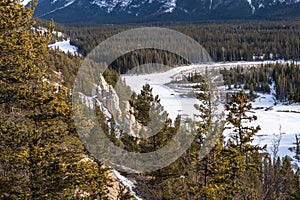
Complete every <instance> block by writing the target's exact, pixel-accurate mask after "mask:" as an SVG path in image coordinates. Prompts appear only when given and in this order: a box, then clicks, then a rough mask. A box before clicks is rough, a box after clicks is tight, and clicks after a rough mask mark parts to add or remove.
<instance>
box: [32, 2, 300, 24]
mask: <svg viewBox="0 0 300 200" xmlns="http://www.w3.org/2000/svg"><path fill="white" fill-rule="evenodd" d="M299 4H300V0H39V2H38V5H37V7H36V12H35V15H36V16H38V17H42V18H47V19H50V18H53V19H54V20H55V21H57V22H63V23H64V22H65V23H128V22H143V21H147V22H151V21H186V20H187V21H193V20H197V21H199V20H210V19H221V20H226V19H270V18H271V19H272V18H276V19H278V18H279V19H280V18H289V17H293V16H296V17H299V16H300V10H299V8H300V6H299ZM289 14H293V16H289Z"/></svg>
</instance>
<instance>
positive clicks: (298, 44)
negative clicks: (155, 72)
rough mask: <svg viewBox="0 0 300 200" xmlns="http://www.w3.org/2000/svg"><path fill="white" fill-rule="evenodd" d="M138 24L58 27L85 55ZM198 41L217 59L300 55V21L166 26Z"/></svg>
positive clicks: (276, 57)
mask: <svg viewBox="0 0 300 200" xmlns="http://www.w3.org/2000/svg"><path fill="white" fill-rule="evenodd" d="M136 27H138V26H136V25H102V26H66V27H59V28H58V30H60V31H62V32H64V33H66V34H67V35H69V36H70V37H71V43H72V44H73V45H75V46H77V47H78V48H79V53H81V54H82V55H84V56H86V55H87V54H88V53H89V52H90V51H91V50H92V49H93V48H95V47H96V46H97V45H98V44H100V43H101V42H102V41H104V40H105V39H107V38H108V37H111V36H113V35H115V34H117V33H119V32H122V31H124V30H128V29H132V28H136ZM165 27H167V28H171V29H174V30H177V31H179V32H181V33H184V34H186V35H188V36H190V37H192V38H193V39H195V40H196V41H197V42H199V43H200V44H201V45H202V46H203V47H204V48H205V49H206V50H207V52H208V53H209V54H210V55H211V57H212V59H213V60H214V61H240V60H245V61H252V60H264V59H271V60H274V59H293V60H296V59H299V52H300V39H299V38H300V22H299V21H279V22H235V23H219V24H218V23H203V24H198V25H192V24H191V25H177V26H165Z"/></svg>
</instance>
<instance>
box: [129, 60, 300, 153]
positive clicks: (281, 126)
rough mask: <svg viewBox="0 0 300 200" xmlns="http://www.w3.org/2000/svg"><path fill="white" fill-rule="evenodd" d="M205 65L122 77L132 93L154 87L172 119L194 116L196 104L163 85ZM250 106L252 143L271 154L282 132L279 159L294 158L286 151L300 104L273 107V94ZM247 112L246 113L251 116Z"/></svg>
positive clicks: (299, 130)
mask: <svg viewBox="0 0 300 200" xmlns="http://www.w3.org/2000/svg"><path fill="white" fill-rule="evenodd" d="M262 63H266V61H264V62H234V63H214V64H210V65H208V67H213V68H223V67H224V68H230V67H234V66H237V65H242V66H254V65H260V64H262ZM205 66H207V65H190V66H183V67H178V68H173V69H170V70H168V71H166V72H162V73H155V74H145V75H123V78H124V79H125V81H126V84H127V85H129V86H130V87H131V88H132V90H133V91H135V92H139V91H140V90H141V89H142V86H143V85H144V84H146V83H148V84H150V85H151V86H152V87H153V93H154V95H159V97H160V99H161V103H162V105H163V106H164V108H165V110H166V111H167V112H168V113H169V116H170V118H171V119H175V118H176V116H177V115H178V114H181V115H189V116H193V114H196V113H198V111H197V110H195V108H194V104H196V103H197V102H198V101H197V100H196V99H194V98H187V97H182V96H181V95H180V93H178V92H177V91H175V90H174V89H172V88H170V87H168V86H167V85H166V84H167V83H169V82H171V81H172V80H173V78H174V77H176V76H180V75H182V74H183V73H189V72H192V71H195V70H196V71H203V69H204V67H205ZM258 95H259V96H260V97H259V98H257V99H256V100H255V101H254V102H252V104H253V109H252V111H251V112H252V113H253V114H255V115H256V116H257V117H258V120H257V121H255V122H253V123H252V124H251V125H253V126H256V125H260V127H261V130H260V131H259V132H258V133H257V135H256V136H255V140H254V143H255V144H260V145H264V144H267V146H268V151H269V153H272V146H273V144H274V139H275V138H276V137H278V136H279V133H280V131H281V133H283V134H282V138H281V142H280V147H279V152H278V156H281V157H282V156H285V155H288V156H290V157H291V158H293V157H294V156H295V153H294V152H291V151H290V150H289V148H293V147H295V141H296V139H295V134H300V104H293V105H284V104H281V103H277V104H276V105H274V96H273V95H272V94H258ZM252 113H249V114H252Z"/></svg>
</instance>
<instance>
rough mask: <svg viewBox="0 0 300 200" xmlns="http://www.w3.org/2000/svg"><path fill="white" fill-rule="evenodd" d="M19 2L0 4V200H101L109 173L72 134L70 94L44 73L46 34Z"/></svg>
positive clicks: (48, 38) (28, 9) (30, 11)
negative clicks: (72, 199)
mask: <svg viewBox="0 0 300 200" xmlns="http://www.w3.org/2000/svg"><path fill="white" fill-rule="evenodd" d="M18 2H19V1H16V0H13V1H11V0H2V1H1V2H0V5H1V7H0V13H1V15H0V27H1V28H0V68H1V70H0V83H1V84H0V85H1V86H0V95H1V96H0V110H1V113H0V116H1V117H0V119H1V120H0V138H1V140H0V144H1V147H0V151H1V154H0V172H1V179H0V198H1V199H67V198H82V197H83V196H88V197H91V198H105V195H106V187H107V184H108V177H107V172H106V171H107V170H106V168H104V167H103V166H102V165H101V164H100V163H98V162H97V161H93V159H91V158H90V157H88V156H87V152H86V151H85V149H84V147H83V145H82V142H81V141H80V140H79V138H78V137H77V135H76V132H75V127H74V124H73V120H72V109H71V99H70V96H69V91H68V90H67V89H66V88H63V87H57V86H55V85H53V84H52V83H51V80H49V79H48V77H47V74H46V73H45V70H46V64H45V58H47V55H48V49H47V43H48V42H49V40H50V39H51V38H50V34H46V35H41V34H39V33H38V31H36V30H34V29H33V28H32V25H33V23H34V21H33V19H32V14H33V5H32V6H30V7H29V8H24V7H23V6H22V5H20V4H19V3H18ZM35 3H36V2H35ZM48 33H51V28H49V30H48Z"/></svg>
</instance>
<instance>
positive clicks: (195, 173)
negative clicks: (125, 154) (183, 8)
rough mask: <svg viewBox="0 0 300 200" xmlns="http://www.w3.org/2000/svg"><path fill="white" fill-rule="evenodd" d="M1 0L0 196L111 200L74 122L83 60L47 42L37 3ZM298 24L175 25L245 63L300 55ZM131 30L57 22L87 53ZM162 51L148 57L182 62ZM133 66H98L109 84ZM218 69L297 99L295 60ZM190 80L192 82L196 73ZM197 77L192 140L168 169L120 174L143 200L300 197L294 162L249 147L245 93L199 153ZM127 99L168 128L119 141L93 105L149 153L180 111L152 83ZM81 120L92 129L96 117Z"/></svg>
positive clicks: (132, 146) (202, 129) (202, 126)
mask: <svg viewBox="0 0 300 200" xmlns="http://www.w3.org/2000/svg"><path fill="white" fill-rule="evenodd" d="M0 5H1V6H0V13H1V15H0V199H30V200H31V199H32V200H36V199H110V198H111V197H110V191H111V190H110V188H111V184H112V181H111V177H110V175H109V173H110V169H109V166H104V165H103V164H101V163H100V162H99V161H98V160H96V159H94V158H93V157H92V156H91V155H90V154H89V152H87V150H86V148H85V147H84V146H83V143H82V141H81V140H80V139H79V137H78V135H77V132H76V129H75V125H74V122H73V115H72V101H71V98H72V96H71V92H70V90H71V89H72V88H71V87H72V86H73V83H74V80H75V76H76V73H77V71H78V68H79V66H80V62H81V61H82V60H83V58H81V57H78V56H72V55H68V54H64V53H62V52H60V51H58V50H49V49H48V48H47V45H48V44H49V43H50V41H51V34H48V33H51V31H52V30H53V24H52V23H50V24H49V23H47V26H48V30H49V31H48V33H46V34H40V33H39V32H36V31H35V30H34V29H32V27H33V25H34V22H35V20H34V19H33V18H32V14H33V10H34V6H32V7H29V8H26V9H25V8H23V6H21V5H20V4H19V3H18V1H17V0H0ZM299 25H300V24H299V23H298V22H264V23H262V22H255V23H246V24H241V23H240V24H239V23H238V24H231V25H228V24H226V25H222V24H221V25H217V24H203V25H191V26H177V27H171V28H174V29H178V30H182V32H184V33H186V34H188V33H189V35H191V36H192V37H193V38H195V39H196V40H198V41H199V42H200V43H203V45H204V46H205V45H207V46H205V47H206V48H207V49H208V51H209V53H210V54H211V55H212V57H213V58H214V59H215V60H240V59H241V58H242V57H243V59H245V60H251V58H252V56H253V54H254V53H255V54H259V55H260V54H263V53H266V55H269V53H271V52H272V53H274V55H275V56H276V54H278V57H285V58H292V59H293V58H294V59H296V58H298V57H297V56H299V50H298V48H300V47H299V34H300V33H299V29H300V28H299ZM130 27H132V26H101V27H64V26H61V27H57V28H58V29H61V30H63V29H65V32H66V33H68V34H69V35H70V36H71V38H72V40H73V43H76V45H78V46H79V48H80V51H81V53H83V54H84V55H86V54H87V53H88V52H89V51H90V50H91V49H92V48H94V46H95V45H96V44H97V43H98V42H100V41H102V40H104V39H105V38H107V37H109V36H111V35H112V34H115V33H118V32H120V31H121V30H125V29H128V28H130ZM227 34H228V35H227ZM215 35H217V36H218V37H217V38H215ZM230 35H231V36H230ZM241 38H243V39H241ZM204 41H206V42H204ZM222 47H223V48H222ZM220 49H221V52H220ZM141 53H142V54H144V55H145V56H144V59H143V62H148V61H147V55H148V52H147V51H145V52H141ZM160 54H161V52H158V51H156V52H155V53H154V54H153V52H152V54H151V55H152V58H155V59H162V60H161V62H162V63H166V64H169V63H170V62H173V64H174V65H177V64H185V61H184V60H183V59H182V58H179V57H176V56H174V55H172V54H168V53H165V56H163V57H162V58H160V57H158V55H160ZM153 55H154V56H153ZM164 58H170V59H169V60H168V59H164ZM149 60H150V59H149ZM174 60H175V61H174ZM130 63H131V61H129V62H128V63H125V62H122V63H118V61H116V63H114V64H112V69H113V68H115V69H118V70H112V69H111V70H107V71H106V72H105V73H104V77H105V78H106V80H107V82H108V83H110V84H114V83H115V82H116V80H117V78H118V76H119V73H120V69H121V68H118V66H119V65H123V66H125V67H126V66H128V65H129V64H130ZM223 75H224V77H226V78H225V81H227V82H226V83H227V84H228V85H230V86H231V87H232V85H233V87H244V88H249V89H250V90H251V91H252V90H253V91H263V92H268V91H269V90H270V88H269V85H267V83H268V84H269V83H271V81H274V82H275V84H276V85H278V86H277V87H276V92H277V93H276V94H277V95H278V96H277V98H278V99H280V100H285V99H286V98H288V99H290V100H294V101H299V66H297V65H295V64H289V65H287V64H285V65H280V64H276V65H265V66H261V67H259V68H257V69H254V68H249V69H243V68H236V69H232V70H225V69H224V70H223ZM190 78H191V79H192V75H191V77H190ZM193 80H194V81H196V82H197V81H198V80H199V77H197V79H196V78H195V79H193ZM199 82H200V83H201V84H202V85H200V86H199V87H201V88H202V90H203V93H201V94H198V95H197V98H198V99H199V100H201V101H202V102H203V105H209V106H208V107H207V106H201V105H199V106H198V107H197V108H198V110H199V116H200V118H201V119H200V120H199V121H197V122H196V123H197V127H198V128H197V135H196V138H195V141H194V142H193V143H192V145H191V147H190V148H189V149H188V150H187V151H186V152H185V154H184V155H182V156H181V157H180V158H179V159H178V160H177V161H176V162H174V163H172V164H171V165H170V166H168V167H165V168H163V169H160V170H157V171H154V172H149V173H144V174H126V175H127V176H128V177H130V178H131V179H132V180H134V181H135V183H136V184H135V185H136V192H137V194H138V195H139V196H141V197H143V198H144V199H187V200H189V199H205V200H206V199H207V200H209V199H249V200H250V199H270V200H273V199H300V183H299V182H300V178H299V177H300V171H299V170H298V171H293V167H292V166H291V162H290V159H289V158H288V157H285V158H279V157H276V156H274V155H273V157H272V156H271V155H269V154H268V153H266V151H265V147H259V146H257V145H252V144H251V141H252V140H253V136H254V135H255V134H256V133H257V132H258V131H259V129H260V128H259V126H258V127H253V126H246V125H245V123H244V122H246V123H247V122H249V123H250V122H252V121H254V120H256V119H257V118H256V116H253V115H249V112H247V111H249V110H250V109H251V103H250V102H249V100H248V98H247V95H246V94H245V93H244V92H238V93H235V94H233V95H232V96H231V97H230V100H229V101H228V103H227V104H226V111H227V113H228V114H227V116H226V122H225V127H224V128H226V129H230V131H231V132H232V134H231V136H230V138H227V139H225V138H224V136H223V135H222V131H220V132H218V133H216V135H217V136H218V138H219V139H218V140H217V142H216V144H215V145H214V148H213V149H212V150H211V151H209V152H208V153H207V154H206V155H205V157H201V156H200V155H199V151H200V150H201V149H202V148H204V143H205V141H206V140H207V138H209V137H211V135H210V131H209V126H210V123H211V118H212V117H211V116H212V112H213V110H214V109H216V105H214V104H211V99H210V98H211V95H210V94H209V91H208V90H207V89H206V88H207V86H206V84H207V83H205V82H203V81H201V77H200V81H199ZM252 87H253V89H251V88H252ZM123 92H126V90H125V89H124V90H123ZM129 105H130V106H131V108H132V115H133V116H134V117H135V118H136V119H137V122H138V123H140V124H141V125H145V126H146V125H147V124H148V123H149V109H150V106H154V107H155V108H156V109H157V110H158V111H159V112H160V113H162V115H164V116H165V118H166V120H165V121H164V122H163V124H164V126H163V128H162V129H161V130H160V131H159V133H158V134H157V135H155V136H152V137H149V138H148V139H144V140H141V139H138V138H132V137H131V136H129V135H128V134H126V133H124V134H122V135H121V136H120V137H119V138H118V137H116V135H115V134H114V133H115V131H116V130H114V127H113V126H111V127H109V126H108V124H107V122H106V121H105V116H104V113H103V112H102V111H101V109H100V108H99V107H97V106H96V112H97V116H98V117H99V121H100V123H101V126H102V127H104V130H105V132H106V134H107V135H108V136H109V137H110V140H111V141H113V142H114V143H115V144H116V145H118V146H120V147H122V148H124V149H126V150H128V151H131V152H142V153H143V152H151V151H155V150H157V149H160V148H161V147H163V146H164V145H166V144H168V143H169V142H170V140H171V139H172V138H173V136H174V134H176V132H177V130H178V128H179V126H180V120H181V119H180V116H178V118H177V119H176V120H175V122H172V120H171V119H168V117H167V113H166V112H164V111H163V108H162V105H161V104H160V99H159V97H158V96H154V95H153V94H152V88H151V87H150V85H145V86H144V87H143V89H142V91H141V92H140V93H138V94H134V95H133V96H132V97H131V99H130V100H129ZM82 106H83V107H85V106H86V104H82ZM113 117H114V116H113ZM113 117H112V119H111V120H112V121H114V119H113ZM86 126H87V127H88V128H90V129H93V128H94V125H93V124H92V123H87V124H86ZM109 128H111V130H109ZM297 142H298V140H297ZM298 143H299V142H298ZM297 151H298V152H299V149H298V150H297ZM115 192H116V193H117V197H116V199H120V200H126V199H132V196H131V195H130V194H129V193H128V192H126V191H125V190H124V187H120V189H119V190H118V191H115Z"/></svg>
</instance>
